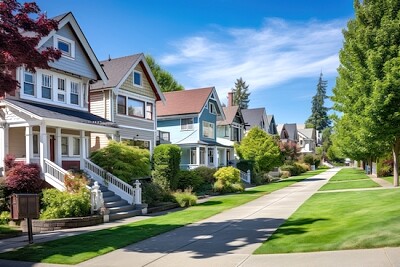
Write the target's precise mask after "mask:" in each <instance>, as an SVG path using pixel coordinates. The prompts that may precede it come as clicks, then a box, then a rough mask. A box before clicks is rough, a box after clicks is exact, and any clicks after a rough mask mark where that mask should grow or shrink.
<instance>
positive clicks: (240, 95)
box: [232, 77, 250, 109]
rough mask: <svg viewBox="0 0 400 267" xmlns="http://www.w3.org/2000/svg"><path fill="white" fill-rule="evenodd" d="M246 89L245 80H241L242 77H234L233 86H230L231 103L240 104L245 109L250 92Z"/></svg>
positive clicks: (247, 87)
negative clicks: (231, 93)
mask: <svg viewBox="0 0 400 267" xmlns="http://www.w3.org/2000/svg"><path fill="white" fill-rule="evenodd" d="M248 90H249V85H246V82H245V81H243V79H242V77H240V78H239V79H236V82H235V88H232V92H233V104H234V105H236V106H240V108H242V109H247V108H248V107H249V102H250V99H249V96H250V93H248Z"/></svg>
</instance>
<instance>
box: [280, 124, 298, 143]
mask: <svg viewBox="0 0 400 267" xmlns="http://www.w3.org/2000/svg"><path fill="white" fill-rule="evenodd" d="M283 130H286V132H287V134H288V139H290V140H294V141H297V140H298V135H297V125H296V123H285V124H284V125H283V129H282V131H283Z"/></svg>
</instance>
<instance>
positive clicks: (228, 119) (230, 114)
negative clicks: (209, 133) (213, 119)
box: [217, 106, 239, 125]
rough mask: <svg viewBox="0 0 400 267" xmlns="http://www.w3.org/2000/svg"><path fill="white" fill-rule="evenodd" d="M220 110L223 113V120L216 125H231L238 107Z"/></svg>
mask: <svg viewBox="0 0 400 267" xmlns="http://www.w3.org/2000/svg"><path fill="white" fill-rule="evenodd" d="M222 110H223V111H224V113H225V120H220V121H217V125H229V124H232V122H233V120H234V119H235V116H236V114H237V112H238V110H239V106H229V107H223V108H222Z"/></svg>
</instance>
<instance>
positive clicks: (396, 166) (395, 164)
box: [392, 138, 400, 187]
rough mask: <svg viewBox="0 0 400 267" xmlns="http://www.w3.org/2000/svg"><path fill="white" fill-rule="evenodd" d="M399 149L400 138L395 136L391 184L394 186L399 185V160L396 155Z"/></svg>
mask: <svg viewBox="0 0 400 267" xmlns="http://www.w3.org/2000/svg"><path fill="white" fill-rule="evenodd" d="M399 149H400V139H398V138H396V142H395V143H394V145H393V148H392V151H393V185H394V186H395V187H398V186H399V162H398V155H399Z"/></svg>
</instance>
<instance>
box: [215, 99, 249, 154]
mask: <svg viewBox="0 0 400 267" xmlns="http://www.w3.org/2000/svg"><path fill="white" fill-rule="evenodd" d="M232 100H233V93H232V92H230V93H228V106H227V107H222V109H223V111H224V114H225V120H223V119H222V118H221V119H219V120H218V121H217V142H218V143H220V144H223V145H226V146H231V147H233V145H234V144H235V143H240V141H242V138H243V137H244V131H245V122H244V119H243V116H242V109H241V108H240V107H239V106H234V105H233V102H232Z"/></svg>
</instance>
